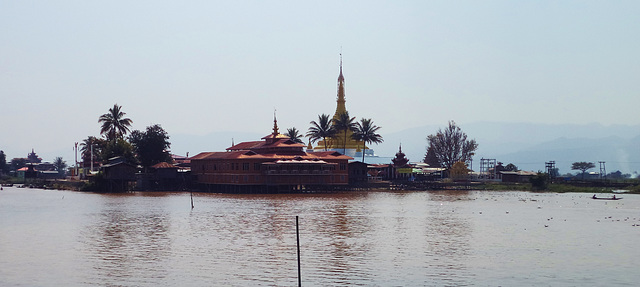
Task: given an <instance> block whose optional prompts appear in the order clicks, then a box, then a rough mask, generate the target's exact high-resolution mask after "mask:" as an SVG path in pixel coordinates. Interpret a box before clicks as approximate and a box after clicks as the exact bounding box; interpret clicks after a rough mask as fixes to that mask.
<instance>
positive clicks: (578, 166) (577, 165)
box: [571, 161, 596, 179]
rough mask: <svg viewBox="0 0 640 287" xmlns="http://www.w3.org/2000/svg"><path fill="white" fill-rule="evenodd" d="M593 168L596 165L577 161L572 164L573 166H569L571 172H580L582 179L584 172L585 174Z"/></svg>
mask: <svg viewBox="0 0 640 287" xmlns="http://www.w3.org/2000/svg"><path fill="white" fill-rule="evenodd" d="M594 167H596V165H595V164H594V163H592V162H586V161H579V162H574V163H573V164H571V169H572V170H579V171H582V179H584V174H585V172H587V170H590V169H592V168H594Z"/></svg>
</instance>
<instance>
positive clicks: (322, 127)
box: [307, 114, 336, 151]
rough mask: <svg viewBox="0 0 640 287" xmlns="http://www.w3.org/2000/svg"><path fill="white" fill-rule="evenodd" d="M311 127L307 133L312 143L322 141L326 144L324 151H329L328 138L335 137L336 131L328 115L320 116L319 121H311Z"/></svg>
mask: <svg viewBox="0 0 640 287" xmlns="http://www.w3.org/2000/svg"><path fill="white" fill-rule="evenodd" d="M310 124H311V127H309V130H308V131H307V136H308V137H309V140H311V142H312V143H314V142H316V141H318V140H319V139H322V142H324V150H325V151H326V150H327V138H330V137H333V136H334V135H335V134H336V130H335V129H334V127H333V122H332V121H331V118H330V117H329V115H327V114H322V115H318V121H317V122H316V121H311V122H310Z"/></svg>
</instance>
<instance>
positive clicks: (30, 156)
mask: <svg viewBox="0 0 640 287" xmlns="http://www.w3.org/2000/svg"><path fill="white" fill-rule="evenodd" d="M27 162H29V163H41V162H42V159H41V158H39V157H38V155H37V154H36V153H35V151H34V150H33V149H31V152H30V153H29V154H28V155H27Z"/></svg>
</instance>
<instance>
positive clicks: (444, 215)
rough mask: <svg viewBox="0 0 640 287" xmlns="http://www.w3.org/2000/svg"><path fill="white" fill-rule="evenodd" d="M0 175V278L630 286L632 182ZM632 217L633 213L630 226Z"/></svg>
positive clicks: (89, 282)
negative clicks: (264, 187) (605, 191)
mask: <svg viewBox="0 0 640 287" xmlns="http://www.w3.org/2000/svg"><path fill="white" fill-rule="evenodd" d="M590 196H591V194H546V193H545V194H540V193H528V192H487V191H468V192H460V191H458V192H436V191H423V192H370V193H360V192H358V193H335V194H289V195H229V194H207V193H195V194H194V204H195V208H194V209H191V203H190V195H189V193H171V192H166V193H132V194H96V193H81V192H71V191H51V190H37V189H18V188H15V187H14V188H6V187H5V188H4V190H3V191H1V192H0V286H158V285H164V286H296V285H297V280H298V279H297V257H296V256H297V254H296V234H295V216H299V218H300V219H299V222H300V241H301V242H300V244H301V258H302V282H303V285H307V286H346V285H349V286H353V285H355V286H522V285H529V286H539V285H545V286H549V285H552V286H585V285H588V286H612V285H617V286H635V284H637V282H638V281H639V280H640V274H638V272H637V271H636V269H637V264H638V262H640V249H639V248H637V247H636V246H635V245H636V244H635V243H636V242H638V239H639V238H640V236H639V235H640V196H638V195H622V196H623V197H624V199H622V200H618V201H599V200H591V199H590ZM636 225H638V226H636Z"/></svg>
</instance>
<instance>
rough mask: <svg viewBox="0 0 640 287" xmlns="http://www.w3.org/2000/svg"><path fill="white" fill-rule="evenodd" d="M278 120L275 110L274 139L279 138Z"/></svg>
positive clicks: (274, 110)
mask: <svg viewBox="0 0 640 287" xmlns="http://www.w3.org/2000/svg"><path fill="white" fill-rule="evenodd" d="M278 134H280V132H279V131H278V120H277V119H276V109H273V137H276V136H278Z"/></svg>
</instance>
